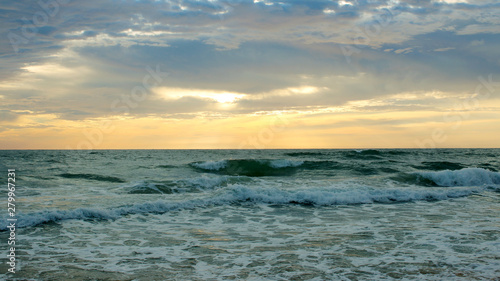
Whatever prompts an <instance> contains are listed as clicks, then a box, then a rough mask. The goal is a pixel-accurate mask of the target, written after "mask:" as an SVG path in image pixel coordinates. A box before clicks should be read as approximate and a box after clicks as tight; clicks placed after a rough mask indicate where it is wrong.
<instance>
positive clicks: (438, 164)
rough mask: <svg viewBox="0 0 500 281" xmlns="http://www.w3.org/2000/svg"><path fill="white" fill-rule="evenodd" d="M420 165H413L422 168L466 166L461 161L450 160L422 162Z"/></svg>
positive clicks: (457, 167) (461, 167)
mask: <svg viewBox="0 0 500 281" xmlns="http://www.w3.org/2000/svg"><path fill="white" fill-rule="evenodd" d="M421 164H422V165H420V166H413V167H414V168H416V169H420V170H433V171H440V170H460V169H463V168H465V166H464V165H462V164H460V163H454V162H448V161H438V162H422V163H421Z"/></svg>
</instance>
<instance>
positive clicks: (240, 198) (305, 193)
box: [0, 185, 481, 230]
mask: <svg viewBox="0 0 500 281" xmlns="http://www.w3.org/2000/svg"><path fill="white" fill-rule="evenodd" d="M478 192H481V189H480V188H461V187H456V188H446V189H443V188H433V189H429V188H420V189H413V190H412V189H401V188H400V189H395V188H390V189H380V188H371V187H364V188H361V187H360V188H356V189H346V188H322V189H319V188H317V189H300V190H283V189H278V188H264V187H259V188H256V187H247V186H242V185H232V186H228V187H226V188H224V189H220V190H218V191H216V192H214V193H213V194H212V196H211V197H208V198H204V199H193V200H186V201H177V202H175V201H166V200H158V201H154V202H147V203H138V204H134V205H128V206H121V207H116V208H111V209H104V208H78V209H74V210H53V211H43V212H35V213H29V214H21V213H19V214H18V221H17V226H18V227H29V226H36V225H40V224H43V223H49V222H57V221H64V220H71V219H79V220H92V219H117V218H120V217H122V216H126V215H130V214H147V213H153V214H162V213H166V212H169V211H173V210H183V209H196V208H205V207H208V206H217V205H229V204H281V205H285V204H303V205H312V206H318V207H320V206H330V205H351V204H367V203H402V202H411V201H422V200H424V201H436V200H446V199H450V198H458V197H464V196H469V195H471V194H475V193H478ZM3 221H4V222H5V221H6V220H3ZM0 230H6V225H5V224H3V225H2V226H1V227H0Z"/></svg>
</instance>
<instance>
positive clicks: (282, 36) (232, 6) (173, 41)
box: [0, 0, 500, 133]
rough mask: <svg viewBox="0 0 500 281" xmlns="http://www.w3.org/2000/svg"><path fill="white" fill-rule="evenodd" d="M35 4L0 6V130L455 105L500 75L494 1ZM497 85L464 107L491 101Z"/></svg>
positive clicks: (499, 20)
mask: <svg viewBox="0 0 500 281" xmlns="http://www.w3.org/2000/svg"><path fill="white" fill-rule="evenodd" d="M33 3H34V2H33V1H16V2H4V3H1V4H0V11H1V13H0V14H1V15H2V16H0V21H1V24H2V30H1V32H0V36H2V38H4V39H3V40H1V41H0V42H1V43H0V60H1V62H2V63H1V66H0V81H1V83H0V101H1V104H0V126H3V127H2V128H3V129H2V131H3V132H4V133H6V132H7V133H8V132H11V133H12V132H13V130H16V129H19V130H22V129H23V128H24V129H26V128H28V127H29V128H34V127H36V126H38V125H40V126H41V125H50V124H52V125H54V126H60V125H59V123H57V122H66V121H67V122H73V123H71V124H72V125H71V126H76V127H78V126H80V125H81V126H83V125H82V124H86V123H85V122H94V121H96V120H99V119H106V118H118V119H119V118H122V119H123V118H125V119H127V118H128V119H129V118H159V119H161V120H166V119H176V120H177V119H185V120H188V119H193V118H202V119H203V118H208V119H214V118H216V119H218V118H237V117H238V116H246V115H248V114H275V113H276V112H288V113H290V114H292V113H293V114H305V115H307V116H309V115H308V114H312V115H310V116H313V115H314V116H315V115H316V114H320V115H321V114H330V115H331V114H334V113H335V112H358V113H366V112H373V113H376V112H400V111H407V112H422V114H424V113H423V112H429V111H435V112H443V111H450V112H455V111H457V110H460V109H459V108H457V105H458V107H460V105H463V104H464V102H466V101H470V100H471V98H472V97H473V96H474V94H475V93H476V94H477V89H478V85H482V84H481V83H482V82H481V81H480V80H478V77H482V78H481V79H483V80H484V79H486V80H488V77H489V76H490V75H492V80H493V81H500V56H499V55H500V52H499V51H498V50H500V16H499V15H500V3H498V2H497V1H493V0H491V1H486V0H460V1H459V0H441V1H431V0H428V1H426V0H424V1H417V0H406V1H403V0H400V1H398V0H381V1H377V0H350V1H344V0H341V1H326V0H325V1H321V0H315V1H306V0H303V1H301V0H281V1H272V0H261V1H257V0H255V1H246V0H235V1H228V0H226V1H217V0H201V1H194V0H189V1H182V0H177V1H93V0H90V1H85V2H81V1H69V0H58V1H56V0H44V1H39V2H38V4H37V5H34V4H33ZM148 69H150V70H151V69H155V70H156V69H159V70H160V71H159V72H160V74H161V75H162V77H161V79H156V80H154V77H152V76H151V75H153V74H151V72H150V71H149V70H148ZM148 76H149V78H147V77H148ZM145 79H153V80H150V81H149V82H148V83H149V84H148V83H146V84H145V82H144V80H145ZM483 84H484V83H483ZM138 87H139V88H140V87H142V88H143V89H144V90H145V92H141V93H143V94H142V95H141V96H138V95H139V92H137V89H139V88H138ZM491 87H493V86H491V85H490V87H489V88H488V87H486V86H484V87H483V89H482V90H483V92H484V91H485V90H487V91H488V93H490V94H489V95H488V96H487V97H486V96H484V97H483V98H481V99H480V100H479V99H475V101H480V103H479V104H477V105H476V106H474V107H473V108H469V109H468V110H473V111H485V112H488V111H491V110H492V108H491V107H492V106H493V108H494V109H497V108H496V107H495V105H497V104H498V102H497V101H498V95H497V94H494V91H492V90H491ZM496 87H497V88H500V85H498V86H496ZM497 91H498V90H497ZM127 101H128V102H127ZM486 101H488V102H486ZM120 106H121V108H125V107H126V110H125V109H123V110H119V109H117V108H120ZM266 112H267V113H266ZM238 118H239V117H238ZM426 118H427V117H425V116H423V117H422V119H421V121H422V122H426ZM155 120H156V119H155ZM356 120H357V121H353V122H358V123H360V124H366V125H367V126H370V124H372V122H368V121H366V120H365V121H363V120H364V119H363V118H360V119H356ZM488 120H489V119H488ZM43 122H45V123H50V124H43ZM75 122H76V123H75ZM78 122H79V123H78ZM412 122H413V121H412ZM56 124H58V125H56ZM65 124H66V123H65ZM78 124H80V125H78ZM303 126H304V127H307V126H308V125H307V124H303Z"/></svg>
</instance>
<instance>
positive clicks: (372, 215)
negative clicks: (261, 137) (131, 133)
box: [0, 149, 500, 280]
mask: <svg viewBox="0 0 500 281" xmlns="http://www.w3.org/2000/svg"><path fill="white" fill-rule="evenodd" d="M0 168H1V171H2V172H1V177H0V180H1V181H2V182H3V183H2V186H4V188H2V197H1V198H3V199H2V200H4V203H2V204H0V205H2V206H4V207H2V211H1V212H2V213H1V214H2V224H1V227H0V229H1V232H0V245H3V246H2V253H3V255H2V256H3V258H2V260H3V262H1V263H0V279H3V280H25V279H30V280H500V193H499V192H500V173H499V170H500V149H427V150H425V149H423V150H412V149H376V150H375V149H369V150H95V151H68V150H45V151H41V150H40V151H36V150H22V151H7V150H3V151H0ZM8 169H15V180H16V182H15V186H16V188H15V197H14V198H15V201H13V202H14V203H15V216H13V217H15V218H16V219H17V220H16V221H15V225H16V228H15V231H14V232H15V268H16V270H15V273H12V272H9V271H8V269H9V268H10V265H9V264H8V261H9V257H8V256H7V255H8V254H9V251H10V246H9V245H8V239H9V237H11V236H10V235H12V234H11V232H12V231H11V229H10V228H7V226H8V223H9V221H8V219H9V218H12V216H9V214H8V208H7V203H8V202H7V201H8V199H7V198H8V190H7V182H8V176H7V174H8ZM11 197H12V196H11Z"/></svg>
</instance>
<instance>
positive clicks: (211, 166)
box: [192, 160, 227, 171]
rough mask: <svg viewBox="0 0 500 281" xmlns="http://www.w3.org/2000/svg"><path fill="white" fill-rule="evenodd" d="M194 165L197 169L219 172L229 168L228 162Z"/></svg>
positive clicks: (208, 162) (207, 162)
mask: <svg viewBox="0 0 500 281" xmlns="http://www.w3.org/2000/svg"><path fill="white" fill-rule="evenodd" d="M192 165H193V166H194V167H196V168H200V169H204V170H212V171H219V170H220V169H224V168H226V167H227V160H221V161H206V162H201V163H192Z"/></svg>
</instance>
